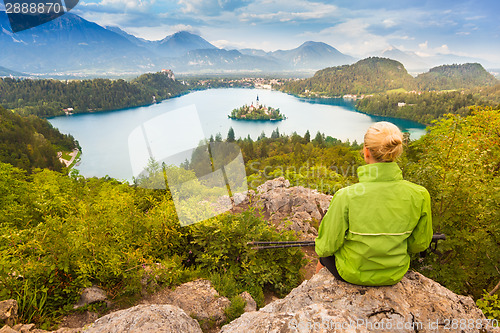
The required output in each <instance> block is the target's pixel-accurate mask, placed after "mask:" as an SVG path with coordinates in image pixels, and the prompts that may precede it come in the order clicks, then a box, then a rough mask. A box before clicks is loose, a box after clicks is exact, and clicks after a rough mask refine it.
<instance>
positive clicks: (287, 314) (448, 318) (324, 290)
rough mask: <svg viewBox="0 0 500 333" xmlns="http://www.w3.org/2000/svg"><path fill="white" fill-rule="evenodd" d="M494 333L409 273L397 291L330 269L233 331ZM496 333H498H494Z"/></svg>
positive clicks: (468, 306) (465, 302)
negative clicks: (341, 278)
mask: <svg viewBox="0 0 500 333" xmlns="http://www.w3.org/2000/svg"><path fill="white" fill-rule="evenodd" d="M456 328H459V331H460V332H481V331H483V332H492V331H493V330H492V328H491V327H488V325H487V321H486V319H485V317H484V315H483V313H482V312H481V310H479V309H478V308H477V306H476V305H475V303H474V301H473V300H472V298H470V297H465V296H460V295H456V294H454V293H453V292H451V291H450V290H448V289H446V288H444V287H443V286H441V285H440V284H438V283H436V282H434V281H433V280H431V279H428V278H426V277H424V276H423V275H421V274H419V273H416V272H411V271H410V272H408V273H407V274H406V275H405V277H404V278H403V279H402V280H401V281H400V282H399V283H397V284H395V285H394V286H385V287H365V286H356V285H352V284H349V283H346V282H342V281H339V280H336V279H335V278H334V277H333V276H332V275H331V274H330V272H328V271H327V270H326V269H325V268H324V269H322V270H321V271H320V272H319V273H318V274H316V275H314V276H313V277H312V278H311V279H310V280H308V281H307V280H306V281H304V282H303V283H302V284H301V285H300V286H299V287H297V288H295V289H294V290H292V292H291V293H290V294H289V295H288V296H286V297H285V298H283V299H280V300H277V301H274V302H272V303H270V304H268V305H267V306H265V307H263V308H261V309H260V310H259V311H254V312H247V313H244V314H243V315H242V316H241V317H240V318H238V319H236V320H234V321H232V322H231V323H229V324H228V325H226V326H224V327H223V328H222V330H221V333H230V332H332V331H338V332H373V331H379V332H417V331H418V332H439V331H448V332H456V331H457V330H456ZM495 332H498V331H497V330H495Z"/></svg>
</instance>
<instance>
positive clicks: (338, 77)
mask: <svg viewBox="0 0 500 333" xmlns="http://www.w3.org/2000/svg"><path fill="white" fill-rule="evenodd" d="M496 84H498V80H497V79H496V78H495V77H494V76H493V75H491V74H490V73H488V72H487V71H486V70H485V69H484V68H483V66H481V65H480V64H477V63H474V64H463V65H443V66H439V67H435V68H432V69H430V70H429V72H427V73H422V74H419V75H418V76H417V77H416V78H414V77H412V76H411V75H410V74H408V72H407V71H406V69H405V68H404V66H403V64H401V63H400V62H398V61H395V60H391V59H387V58H378V57H371V58H367V59H363V60H360V61H358V62H357V63H355V64H353V65H344V66H337V67H330V68H325V69H322V70H319V71H317V72H316V73H315V74H314V76H313V77H311V78H308V79H303V80H292V81H287V82H285V83H284V84H283V85H276V86H275V88H276V89H279V90H281V91H283V92H287V93H291V94H294V95H299V96H305V97H342V96H343V95H346V94H354V95H357V96H359V95H368V94H374V93H382V92H386V91H390V90H396V89H404V90H407V91H420V92H422V91H441V90H453V89H472V88H474V87H478V86H493V85H496Z"/></svg>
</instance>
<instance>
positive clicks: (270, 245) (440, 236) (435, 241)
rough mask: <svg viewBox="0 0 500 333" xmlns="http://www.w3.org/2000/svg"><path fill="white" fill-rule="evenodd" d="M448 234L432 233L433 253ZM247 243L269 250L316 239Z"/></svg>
mask: <svg viewBox="0 0 500 333" xmlns="http://www.w3.org/2000/svg"><path fill="white" fill-rule="evenodd" d="M445 239H446V235H445V234H440V233H436V234H433V235H432V240H431V243H430V244H429V250H430V251H431V252H432V253H437V244H438V241H440V240H445ZM247 245H256V246H254V247H252V249H253V250H267V249H283V248H287V247H304V246H314V245H315V242H314V241H282V242H280V241H268V242H266V241H262V242H260V241H256V242H248V243H247Z"/></svg>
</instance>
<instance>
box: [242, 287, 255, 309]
mask: <svg viewBox="0 0 500 333" xmlns="http://www.w3.org/2000/svg"><path fill="white" fill-rule="evenodd" d="M240 297H241V298H243V299H244V300H245V302H247V303H246V304H245V312H251V311H257V302H255V300H254V299H253V297H252V295H250V293H249V292H248V291H244V292H242V293H241V294H240Z"/></svg>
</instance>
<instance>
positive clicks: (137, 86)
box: [0, 71, 187, 117]
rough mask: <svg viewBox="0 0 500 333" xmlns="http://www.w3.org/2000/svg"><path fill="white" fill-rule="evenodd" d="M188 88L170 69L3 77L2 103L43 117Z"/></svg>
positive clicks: (129, 103)
mask: <svg viewBox="0 0 500 333" xmlns="http://www.w3.org/2000/svg"><path fill="white" fill-rule="evenodd" d="M186 90H187V88H186V86H184V85H182V84H181V83H180V82H178V81H175V80H174V77H173V73H172V72H171V71H164V72H159V73H148V74H143V75H141V76H139V77H137V78H136V79H134V80H132V81H131V82H127V81H125V80H122V79H120V80H109V79H93V80H81V81H78V80H74V81H58V80H31V79H22V80H21V79H11V78H5V79H0V105H2V106H4V107H6V108H9V109H15V110H16V111H17V112H18V113H20V114H25V115H28V114H34V115H37V116H41V117H51V116H58V115H64V109H67V108H72V109H73V110H72V111H71V112H72V113H81V112H90V111H92V112H95V111H107V110H116V109H122V108H127V107H134V106H140V105H146V104H151V103H153V102H155V101H161V100H163V99H167V98H170V97H174V96H178V95H180V94H182V93H183V92H185V91H186Z"/></svg>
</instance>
